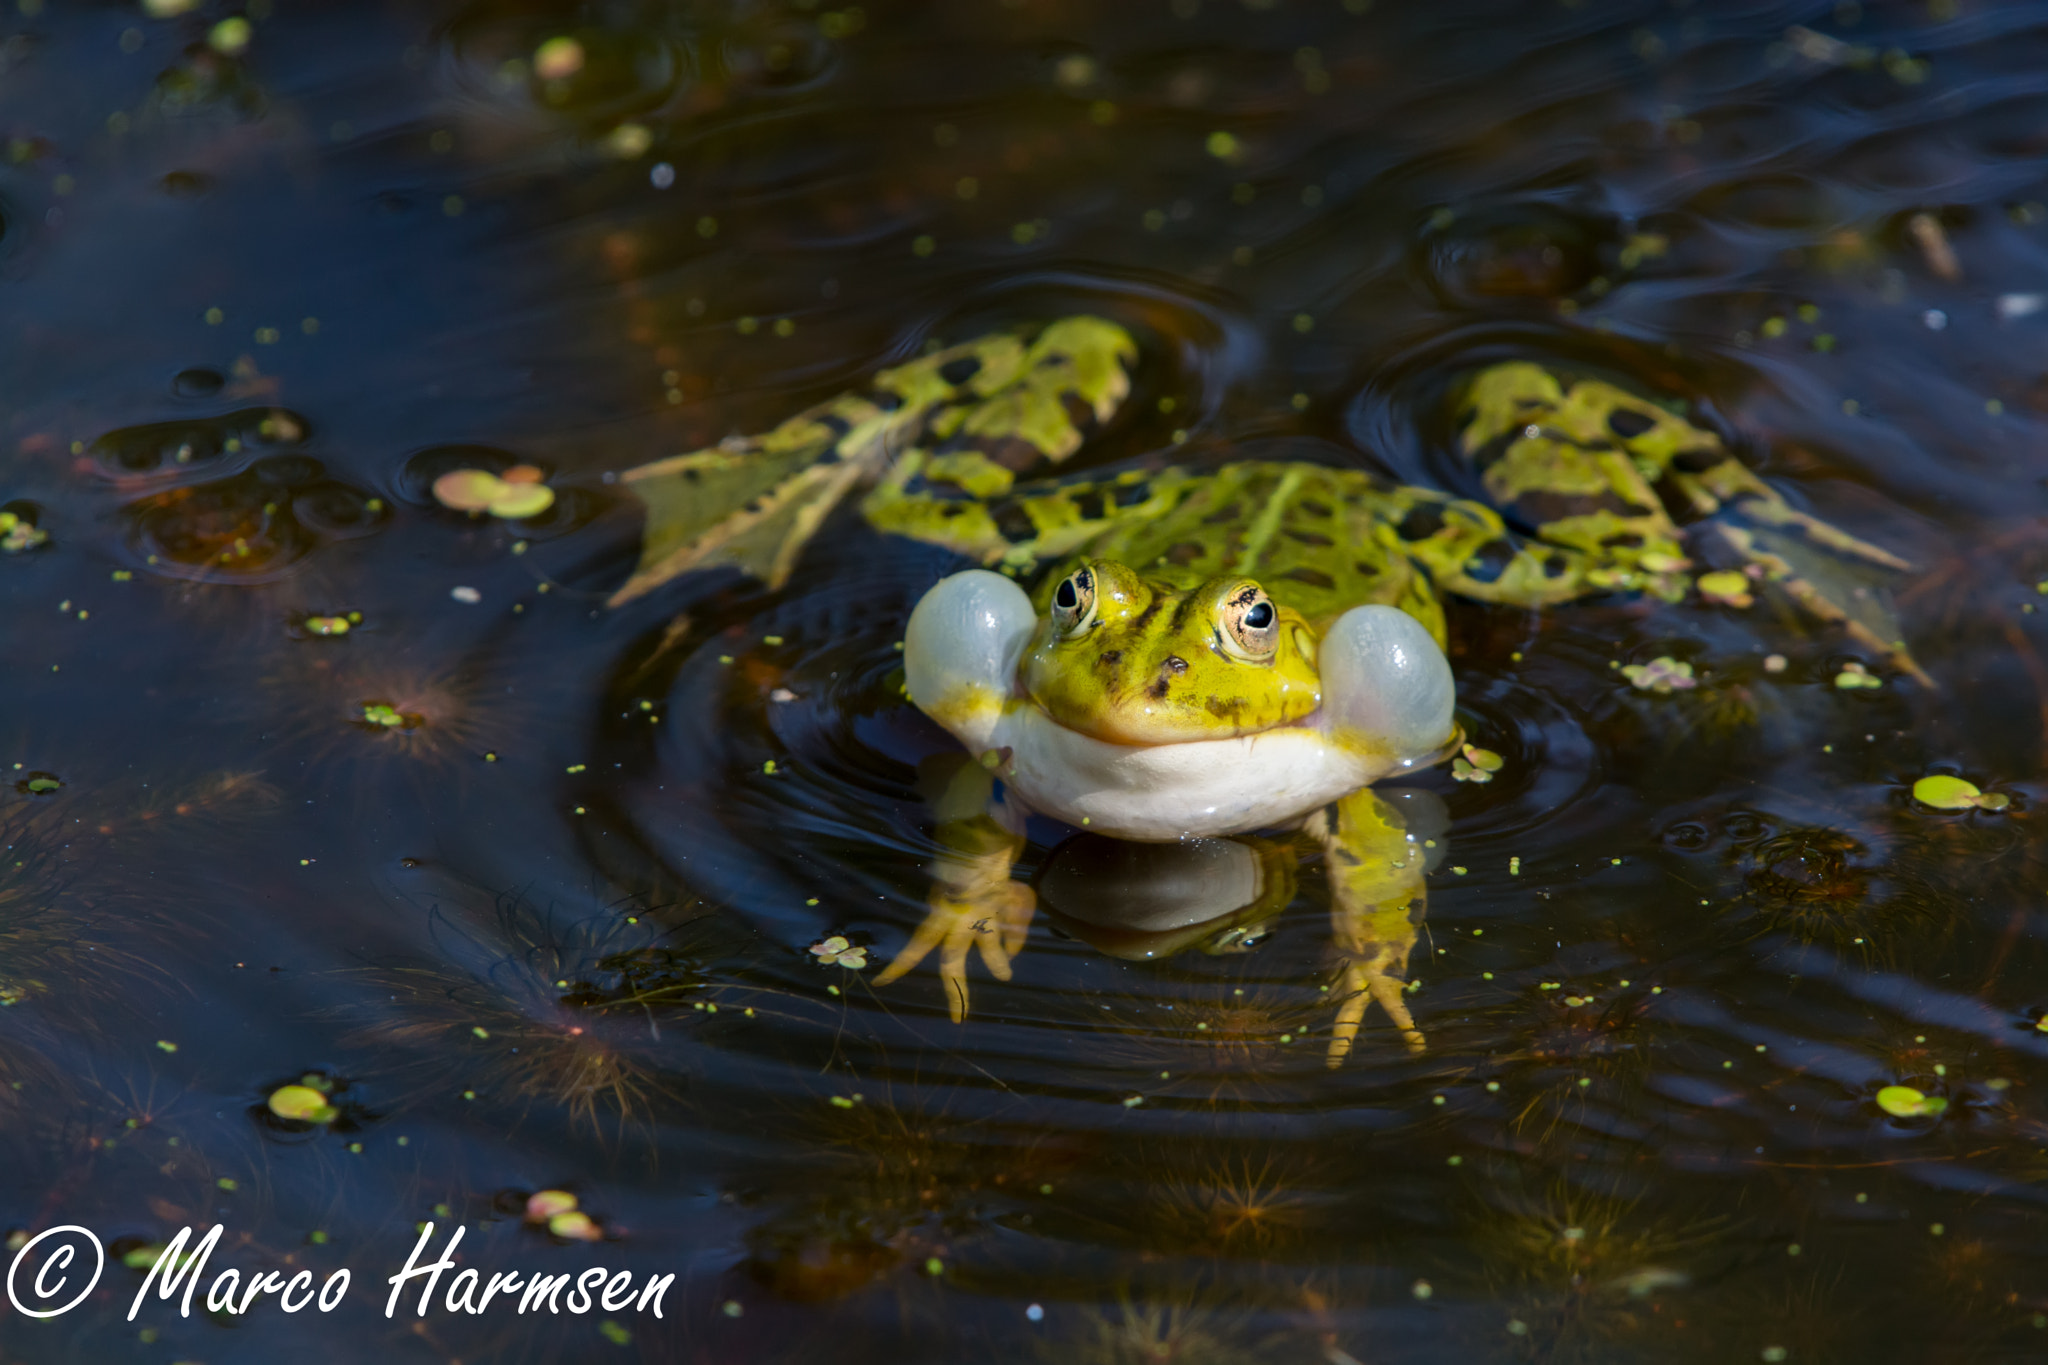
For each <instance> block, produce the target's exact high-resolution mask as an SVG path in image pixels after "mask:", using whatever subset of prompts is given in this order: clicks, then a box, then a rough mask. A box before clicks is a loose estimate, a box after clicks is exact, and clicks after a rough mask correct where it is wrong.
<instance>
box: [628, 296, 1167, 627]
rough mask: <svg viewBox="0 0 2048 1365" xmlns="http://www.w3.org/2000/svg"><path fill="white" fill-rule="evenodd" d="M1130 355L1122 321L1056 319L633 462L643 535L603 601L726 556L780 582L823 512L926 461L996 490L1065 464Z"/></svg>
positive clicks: (961, 489)
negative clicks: (632, 565)
mask: <svg viewBox="0 0 2048 1365" xmlns="http://www.w3.org/2000/svg"><path fill="white" fill-rule="evenodd" d="M1136 355H1137V346H1136V343H1134V342H1133V341H1132V340H1131V338H1130V335H1129V334H1128V333H1127V332H1125V331H1124V329H1123V328H1122V327H1120V326H1118V325H1117V324H1115V323H1113V322H1110V321H1107V320H1105V319H1102V318H1094V317H1070V318H1062V319H1059V320H1058V321H1056V322H1053V323H1051V324H1049V325H1048V326H1046V327H1045V328H1044V329H1042V330H1041V331H1040V332H1039V333H1038V335H1037V336H1036V337H1035V338H1032V339H1030V340H1026V339H1024V338H1022V337H1019V336H1016V335H1013V334H1010V333H998V334H995V335H991V336H986V337H981V338H977V339H976V340H974V341H970V342H967V343H965V344H963V345H959V346H954V347H951V348H949V349H946V350H943V351H937V352H934V353H933V354H931V355H928V356H924V357H922V358H920V359H917V360H913V361H911V362H910V363H908V364H905V365H900V366H898V367H896V368H895V369H891V370H884V371H882V372H881V373H880V374H878V375H877V376H876V377H875V379H874V381H873V382H872V383H871V384H870V385H869V386H868V388H866V389H865V390H861V391H857V392H852V393H845V394H841V395H840V396H839V397H837V398H833V399H829V400H827V401H826V402H824V403H821V404H819V405H818V406H816V407H814V408H811V409H809V410H807V411H805V412H802V413H799V414H797V415H796V416H795V417H792V418H790V419H789V420H788V421H786V422H784V423H782V424H781V425H780V426H778V427H776V428H774V429H773V430H771V431H767V432H764V433H761V434H759V435H755V436H735V437H731V438H728V439H727V440H725V441H723V442H721V443H720V444H718V445H716V446H713V447H710V448H709V449H705V450H698V451H693V452H691V453H689V454H686V455H676V456H672V457H670V458H668V459H665V460H657V461H655V462H654V463H652V464H647V465H642V466H640V467H639V468H637V469H631V470H628V471H626V473H625V474H624V475H623V476H622V481H623V482H624V483H625V484H626V485H627V486H628V487H629V488H631V489H632V491H633V492H634V493H636V494H638V495H639V497H640V498H641V500H642V501H643V502H645V503H646V505H647V530H646V533H645V537H644V540H643V543H642V548H641V556H640V564H639V567H638V568H637V569H635V571H634V573H633V576H632V577H631V578H630V579H628V580H627V581H626V583H625V585H624V586H622V587H621V588H620V589H619V590H618V591H617V592H616V593H614V594H613V595H612V599H611V603H612V605H613V606H617V605H619V604H621V603H624V602H628V601H631V600H632V599H633V598H636V597H638V596H640V595H642V594H643V593H646V592H649V591H652V590H653V589H654V588H656V587H659V586H660V585H661V584H663V583H666V582H667V581H668V580H669V579H671V578H674V577H676V576H678V575H680V574H684V573H688V572H690V571H691V570H693V569H700V568H710V567H715V566H718V565H722V564H729V565H733V566H735V567H737V568H739V569H741V570H743V571H744V572H746V573H749V574H751V575H753V576H754V577H756V578H759V579H761V580H762V581H763V582H765V583H766V584H767V585H768V586H769V587H770V588H779V587H781V586H782V584H783V583H784V582H785V581H786V580H787V579H788V577H789V574H790V571H791V570H792V569H793V568H794V567H795V565H796V561H797V558H798V556H799V555H800V554H802V552H803V548H804V546H805V545H806V544H808V543H809V541H810V539H811V537H812V536H813V535H815V534H816V533H817V530H818V527H819V526H820V525H822V524H823V522H824V520H825V518H826V517H827V516H828V515H829V514H830V513H831V512H832V510H833V509H834V508H835V507H837V506H838V505H839V504H840V503H841V502H842V501H843V500H844V499H845V498H846V497H847V495H848V494H849V493H851V492H853V491H854V490H856V489H858V488H861V487H863V486H867V485H871V484H876V483H879V482H883V481H884V480H885V478H889V477H899V478H908V477H910V475H911V474H912V473H914V472H918V471H924V472H928V473H929V474H930V475H931V476H932V477H933V478H935V479H941V480H943V481H945V482H947V484H948V487H949V488H951V489H952V490H953V491H954V496H956V497H965V496H969V494H970V492H971V495H972V496H974V497H984V496H990V495H992V494H993V493H994V492H997V491H1000V490H999V489H997V488H995V487H994V486H993V485H995V484H1000V486H1001V489H1007V488H1008V486H1009V482H1010V480H1011V479H1012V478H1013V477H1014V473H1015V471H1017V470H1019V469H1023V468H1028V467H1030V466H1031V465H1033V464H1035V463H1038V462H1041V461H1051V462H1058V461H1060V460H1064V459H1066V458H1067V457H1068V456H1069V455H1071V454H1073V452H1074V451H1075V450H1076V449H1078V448H1079V447H1080V445H1081V443H1082V441H1083V440H1084V439H1085V437H1086V434H1087V432H1088V430H1090V429H1092V428H1093V427H1094V426H1095V425H1098V424H1100V423H1102V422H1105V421H1107V420H1108V419H1109V417H1110V416H1111V415H1112V414H1113V413H1114V412H1115V411H1116V409H1117V408H1118V406H1120V405H1121V404H1122V402H1123V399H1124V397H1125V396H1126V395H1127V394H1128V393H1129V391H1130V380H1129V377H1128V375H1127V373H1126V367H1127V366H1128V365H1129V364H1130V363H1131V362H1132V361H1133V360H1135V358H1136ZM895 469H900V476H899V475H898V474H896V473H894V472H893V470H895ZM871 510H872V509H871ZM885 529H893V528H885Z"/></svg>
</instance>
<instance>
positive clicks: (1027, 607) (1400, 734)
mask: <svg viewBox="0 0 2048 1365" xmlns="http://www.w3.org/2000/svg"><path fill="white" fill-rule="evenodd" d="M904 671H905V675H906V681H907V683H908V685H909V691H910V697H911V700H912V701H913V702H915V703H916V704H917V706H918V708H919V709H920V710H922V711H924V712H925V713H926V714H927V715H929V716H931V717H932V718H933V719H935V720H937V721H938V722H939V723H940V724H941V725H944V726H945V727H946V728H947V729H948V730H950V731H952V732H953V734H954V735H956V736H957V737H959V739H960V740H961V741H962V742H963V743H965V744H966V745H967V746H968V747H969V748H970V749H973V750H976V751H980V750H981V749H983V748H984V747H986V746H987V744H988V743H989V739H990V736H991V735H993V734H994V732H995V730H996V726H997V722H998V721H999V720H1000V718H1001V716H1002V715H1003V713H1004V710H1005V708H1007V707H1011V706H1016V705H1024V706H1028V707H1032V708H1033V709H1035V710H1038V711H1041V712H1043V714H1044V715H1045V717H1046V718H1047V719H1049V720H1051V721H1053V722H1054V723H1055V724H1056V725H1057V726H1058V727H1059V728H1060V729H1062V730H1067V731H1070V732H1072V733H1074V734H1076V735H1083V736H1087V737H1089V738H1090V739H1094V740H1098V741H1103V742H1106V743H1109V744H1112V745H1120V746H1154V745H1165V744H1177V743H1184V742H1188V741H1195V740H1213V739H1226V738H1230V737H1232V736H1240V735H1249V734H1253V733H1259V732H1265V731H1273V730H1279V729H1283V728H1287V727H1296V726H1299V727H1303V728H1307V729H1310V730H1312V731H1313V732H1314V733H1315V734H1316V735H1319V736H1320V737H1321V738H1322V740H1323V741H1325V742H1326V743H1327V744H1328V745H1330V746H1333V747H1335V748H1338V749H1342V750H1344V751H1346V752H1348V753H1351V754H1355V755H1357V756H1358V757H1359V758H1360V759H1361V760H1363V761H1364V762H1365V764H1366V766H1368V767H1370V768H1371V769H1373V770H1375V772H1376V774H1384V773H1386V772H1390V771H1393V770H1395V769H1397V768H1400V767H1404V766H1409V765H1412V764H1414V763H1418V762H1424V761H1434V759H1435V757H1436V756H1437V755H1438V753H1439V751H1440V750H1442V749H1443V747H1444V746H1445V744H1446V742H1447V741H1448V740H1449V739H1450V737H1451V735H1452V733H1453V726H1452V723H1451V709H1452V703H1453V685H1452V681H1451V669H1450V664H1449V663H1448V662H1446V661H1445V659H1444V655H1443V651H1442V650H1441V649H1440V648H1438V646H1437V643H1436V641H1435V640H1434V639H1432V638H1431V636H1430V634H1429V632H1428V630H1426V629H1425V628H1424V627H1423V626H1422V625H1421V624H1420V623H1418V622H1417V621H1416V620H1415V619H1414V618H1413V617H1411V616H1409V615H1407V614H1406V613H1405V612H1402V611H1400V610H1398V609H1396V608H1394V607H1386V606H1361V607H1353V608H1352V609H1351V610H1349V611H1347V612H1345V613H1344V614H1343V615H1341V616H1339V617H1338V618H1337V620H1336V621H1335V622H1333V623H1332V624H1331V626H1330V628H1329V629H1328V630H1327V631H1326V632H1324V634H1323V635H1322V637H1321V638H1320V639H1318V638H1317V636H1316V634H1315V632H1314V631H1313V630H1312V629H1310V627H1309V626H1308V625H1307V624H1306V623H1305V622H1303V621H1302V619H1301V618H1300V616H1298V615H1297V614H1295V613H1294V612H1292V611H1290V610H1288V609H1287V608H1286V607H1285V606H1284V605H1282V604H1280V603H1277V602H1274V601H1273V600H1272V599H1271V598H1270V597H1269V596H1268V595H1267V594H1266V593H1265V591H1264V590H1263V589H1261V588H1260V587H1259V585H1258V584H1256V583H1253V582H1251V581H1249V580H1247V579H1244V578H1237V577H1229V578H1216V579H1211V580H1209V581H1208V582H1206V583H1203V584H1200V585H1198V586H1196V587H1194V588H1191V589H1187V590H1185V591H1182V590H1176V589H1173V588H1170V587H1166V586H1165V585H1162V584H1151V583H1147V582H1145V581H1143V580H1141V579H1140V578H1139V577H1138V575H1136V574H1135V573H1133V572H1131V570H1129V569H1127V568H1125V567H1124V566H1122V565H1120V564H1116V563H1113V562H1110V561H1105V560H1096V561H1093V562H1090V563H1088V564H1085V565H1083V566H1081V567H1080V568H1078V569H1075V570H1074V571H1073V572H1071V573H1069V574H1068V575H1067V576H1066V577H1065V578H1064V579H1062V580H1060V582H1059V583H1058V584H1057V585H1056V586H1055V587H1054V589H1053V593H1052V598H1051V602H1050V606H1049V610H1048V612H1047V615H1046V618H1045V619H1044V620H1043V621H1041V620H1040V619H1039V617H1038V614H1037V612H1036V611H1034V610H1033V608H1032V606H1031V601H1030V599H1029V598H1027V597H1026V596H1025V595H1024V590H1023V589H1022V588H1020V587H1018V586H1017V585H1016V584H1015V583H1014V582H1012V581H1011V580H1009V579H1007V578H1004V577H1003V576H1001V575H1000V574H994V573H989V572H988V571H986V570H982V569H972V570H969V571H967V572H966V573H958V574H954V575H953V576H952V577H951V578H947V579H945V580H943V581H942V582H940V583H939V584H938V585H937V586H935V587H934V588H933V589H932V590H931V591H930V592H928V593H926V594H925V596H924V599H923V600H922V601H920V602H919V603H918V605H917V610H916V611H915V612H913V613H912V614H911V618H910V627H909V630H908V631H907V632H906V635H905V640H904ZM1366 780H1368V781H1370V780H1373V779H1371V778H1368V779H1366Z"/></svg>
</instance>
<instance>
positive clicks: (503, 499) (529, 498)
mask: <svg viewBox="0 0 2048 1365" xmlns="http://www.w3.org/2000/svg"><path fill="white" fill-rule="evenodd" d="M503 487H504V490H505V491H504V492H503V493H500V494H499V495H498V496H497V497H495V498H493V499H491V504H490V507H489V509H488V510H489V512H490V514H491V515H492V516H494V517H504V518H505V519H506V520H508V521H516V520H517V519H519V518H520V517H537V516H539V515H540V514H541V513H542V512H545V511H547V510H548V509H549V508H550V507H553V506H554V505H555V490H554V489H552V488H550V487H548V486H547V485H546V484H544V483H508V484H505V485H503Z"/></svg>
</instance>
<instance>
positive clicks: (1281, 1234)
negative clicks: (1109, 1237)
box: [1148, 1156, 1311, 1256]
mask: <svg viewBox="0 0 2048 1365" xmlns="http://www.w3.org/2000/svg"><path fill="white" fill-rule="evenodd" d="M1148 1183H1150V1185H1151V1195H1152V1198H1151V1201H1150V1202H1151V1208H1150V1210H1149V1212H1150V1213H1151V1214H1152V1217H1153V1221H1155V1222H1156V1223H1157V1224H1158V1225H1159V1230H1160V1231H1161V1232H1162V1233H1163V1234H1165V1242H1166V1245H1168V1246H1170V1247H1172V1248H1174V1249H1176V1250H1178V1249H1183V1248H1191V1249H1200V1250H1207V1251H1210V1252H1213V1253H1215V1254H1218V1255H1228V1256H1243V1255H1263V1254H1265V1253H1267V1252H1270V1251H1272V1250H1274V1249H1275V1248H1277V1247H1280V1246H1283V1245H1286V1244H1288V1243H1291V1242H1293V1241H1295V1240H1297V1239H1298V1238H1300V1237H1301V1236H1302V1234H1303V1232H1304V1230H1305V1227H1306V1224H1307V1222H1308V1218H1309V1213H1310V1208H1311V1203H1310V1199H1309V1196H1308V1194H1307V1192H1306V1190H1305V1189H1304V1188H1303V1184H1302V1180H1301V1178H1300V1177H1299V1175H1298V1174H1296V1173H1293V1172H1291V1171H1289V1170H1288V1168H1287V1167H1286V1166H1284V1165H1283V1164H1282V1163H1281V1161H1280V1160H1279V1159H1278V1158H1276V1157H1273V1156H1266V1157H1264V1158H1261V1159H1259V1160H1257V1161H1256V1162H1255V1161H1254V1160H1253V1158H1251V1157H1249V1156H1244V1157H1238V1158H1235V1159H1231V1158H1222V1159H1218V1160H1215V1161H1212V1162H1210V1163H1208V1164H1206V1165H1204V1166H1203V1167H1201V1168H1199V1169H1197V1170H1195V1171H1193V1172H1191V1173H1190V1174H1189V1175H1187V1176H1186V1177H1184V1178H1179V1179H1171V1180H1162V1179H1157V1178H1156V1176H1155V1177H1154V1179H1153V1180H1152V1181H1150V1182H1148Z"/></svg>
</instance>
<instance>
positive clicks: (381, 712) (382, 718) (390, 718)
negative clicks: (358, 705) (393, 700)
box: [363, 701, 405, 728]
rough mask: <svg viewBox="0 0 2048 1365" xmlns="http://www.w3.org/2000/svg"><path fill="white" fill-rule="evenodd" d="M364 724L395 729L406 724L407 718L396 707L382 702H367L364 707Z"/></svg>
mask: <svg viewBox="0 0 2048 1365" xmlns="http://www.w3.org/2000/svg"><path fill="white" fill-rule="evenodd" d="M363 723H364V724H366V725H382V726H385V727H386V728H395V727H398V726H402V725H404V724H405V717H404V716H403V715H402V714H400V712H399V710H398V708H397V707H395V706H391V705H389V704H388V703H385V702H381V701H373V702H366V703H364V705H363Z"/></svg>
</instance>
